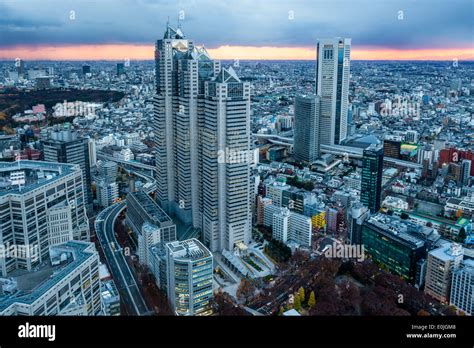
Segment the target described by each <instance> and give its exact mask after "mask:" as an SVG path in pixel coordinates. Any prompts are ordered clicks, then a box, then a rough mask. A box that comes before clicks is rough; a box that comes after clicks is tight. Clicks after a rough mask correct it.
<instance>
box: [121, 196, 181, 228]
mask: <svg viewBox="0 0 474 348" xmlns="http://www.w3.org/2000/svg"><path fill="white" fill-rule="evenodd" d="M129 196H131V197H133V198H134V199H135V200H136V201H137V202H138V203H139V204H140V206H141V207H142V209H143V210H144V211H145V213H146V214H148V215H149V216H150V217H151V218H152V219H153V220H155V221H158V222H159V223H160V226H161V224H164V223H166V222H169V223H171V224H172V223H173V220H172V219H171V218H170V217H169V216H168V214H166V213H165V211H164V210H163V209H161V207H160V206H159V205H158V203H156V202H155V201H154V200H153V199H152V198H151V197H150V196H149V195H148V194H147V193H145V192H143V191H136V192H132V193H129ZM127 198H128V197H127Z"/></svg>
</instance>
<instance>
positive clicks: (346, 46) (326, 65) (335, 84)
mask: <svg viewBox="0 0 474 348" xmlns="http://www.w3.org/2000/svg"><path fill="white" fill-rule="evenodd" d="M350 56H351V39H342V38H331V39H321V40H319V41H318V43H317V48H316V94H317V95H318V96H320V97H321V116H320V133H321V134H320V141H321V144H324V145H334V144H341V143H342V142H343V141H344V140H345V139H346V137H347V111H348V105H349V76H350Z"/></svg>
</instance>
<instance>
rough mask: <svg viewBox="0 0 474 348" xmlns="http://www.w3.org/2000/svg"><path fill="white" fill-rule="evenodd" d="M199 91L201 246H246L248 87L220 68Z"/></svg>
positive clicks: (248, 226) (249, 215) (249, 219)
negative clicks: (202, 94)
mask: <svg viewBox="0 0 474 348" xmlns="http://www.w3.org/2000/svg"><path fill="white" fill-rule="evenodd" d="M205 87H206V92H205V98H206V102H205V111H204V118H203V121H204V124H203V127H202V173H203V175H202V192H203V207H202V211H203V236H204V242H205V243H206V244H207V245H209V247H210V249H211V251H220V250H223V249H227V250H233V248H234V246H235V245H236V244H237V243H239V242H243V243H245V244H248V243H249V242H250V237H251V228H252V213H251V211H250V203H251V199H252V198H251V197H252V183H251V169H250V165H251V162H252V159H251V155H252V151H251V150H250V144H251V141H250V84H249V83H248V82H245V83H244V82H241V81H240V80H239V78H238V77H237V75H236V73H235V71H234V70H233V69H232V68H229V69H224V68H223V69H221V71H220V72H219V73H218V74H217V75H216V76H215V77H214V78H213V79H212V80H211V81H206V83H205ZM216 153H217V154H218V155H217V156H216Z"/></svg>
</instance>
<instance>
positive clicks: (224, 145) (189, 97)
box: [154, 26, 251, 252]
mask: <svg viewBox="0 0 474 348" xmlns="http://www.w3.org/2000/svg"><path fill="white" fill-rule="evenodd" d="M155 62H156V92H157V93H156V96H155V98H154V108H155V110H154V114H155V119H154V131H155V139H156V142H155V145H156V173H157V180H158V199H159V202H160V205H161V206H162V208H164V209H165V210H166V211H167V212H168V213H169V214H172V215H176V216H177V217H178V218H179V219H180V220H181V221H183V222H184V223H186V224H192V225H193V226H194V227H195V228H200V229H202V231H203V237H204V242H205V244H206V245H207V246H208V247H209V248H210V249H211V251H213V252H214V251H220V250H222V249H228V250H232V249H233V247H234V246H235V244H236V243H238V242H244V243H247V242H249V240H250V233H251V212H250V162H251V161H250V158H248V157H249V154H250V85H249V84H248V83H243V82H241V81H240V80H239V78H238V77H237V75H236V73H235V71H234V70H233V69H232V68H230V69H223V68H221V64H220V62H218V61H213V60H211V58H210V56H209V54H208V53H207V51H206V50H205V49H204V48H200V47H196V46H195V45H194V43H193V41H191V40H188V39H186V38H185V36H184V34H183V33H182V32H181V30H180V29H173V28H171V27H170V26H168V27H167V29H166V32H165V35H164V37H163V39H161V40H158V41H157V43H156V50H155Z"/></svg>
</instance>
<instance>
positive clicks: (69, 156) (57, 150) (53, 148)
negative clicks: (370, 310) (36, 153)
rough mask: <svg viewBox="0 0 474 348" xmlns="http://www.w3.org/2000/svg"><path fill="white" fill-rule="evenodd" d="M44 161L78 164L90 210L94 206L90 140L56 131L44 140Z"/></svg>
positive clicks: (72, 131)
mask: <svg viewBox="0 0 474 348" xmlns="http://www.w3.org/2000/svg"><path fill="white" fill-rule="evenodd" d="M42 144H43V148H44V160H45V161H47V162H59V163H71V164H78V165H79V166H80V167H81V169H82V176H83V183H84V196H85V198H86V203H87V205H88V206H89V208H90V207H91V206H92V191H91V171H90V161H89V139H87V138H82V137H80V136H79V134H78V133H77V132H76V131H74V130H70V129H63V130H61V129H59V130H58V129H56V130H54V131H53V132H51V134H50V137H49V139H45V140H42Z"/></svg>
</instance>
